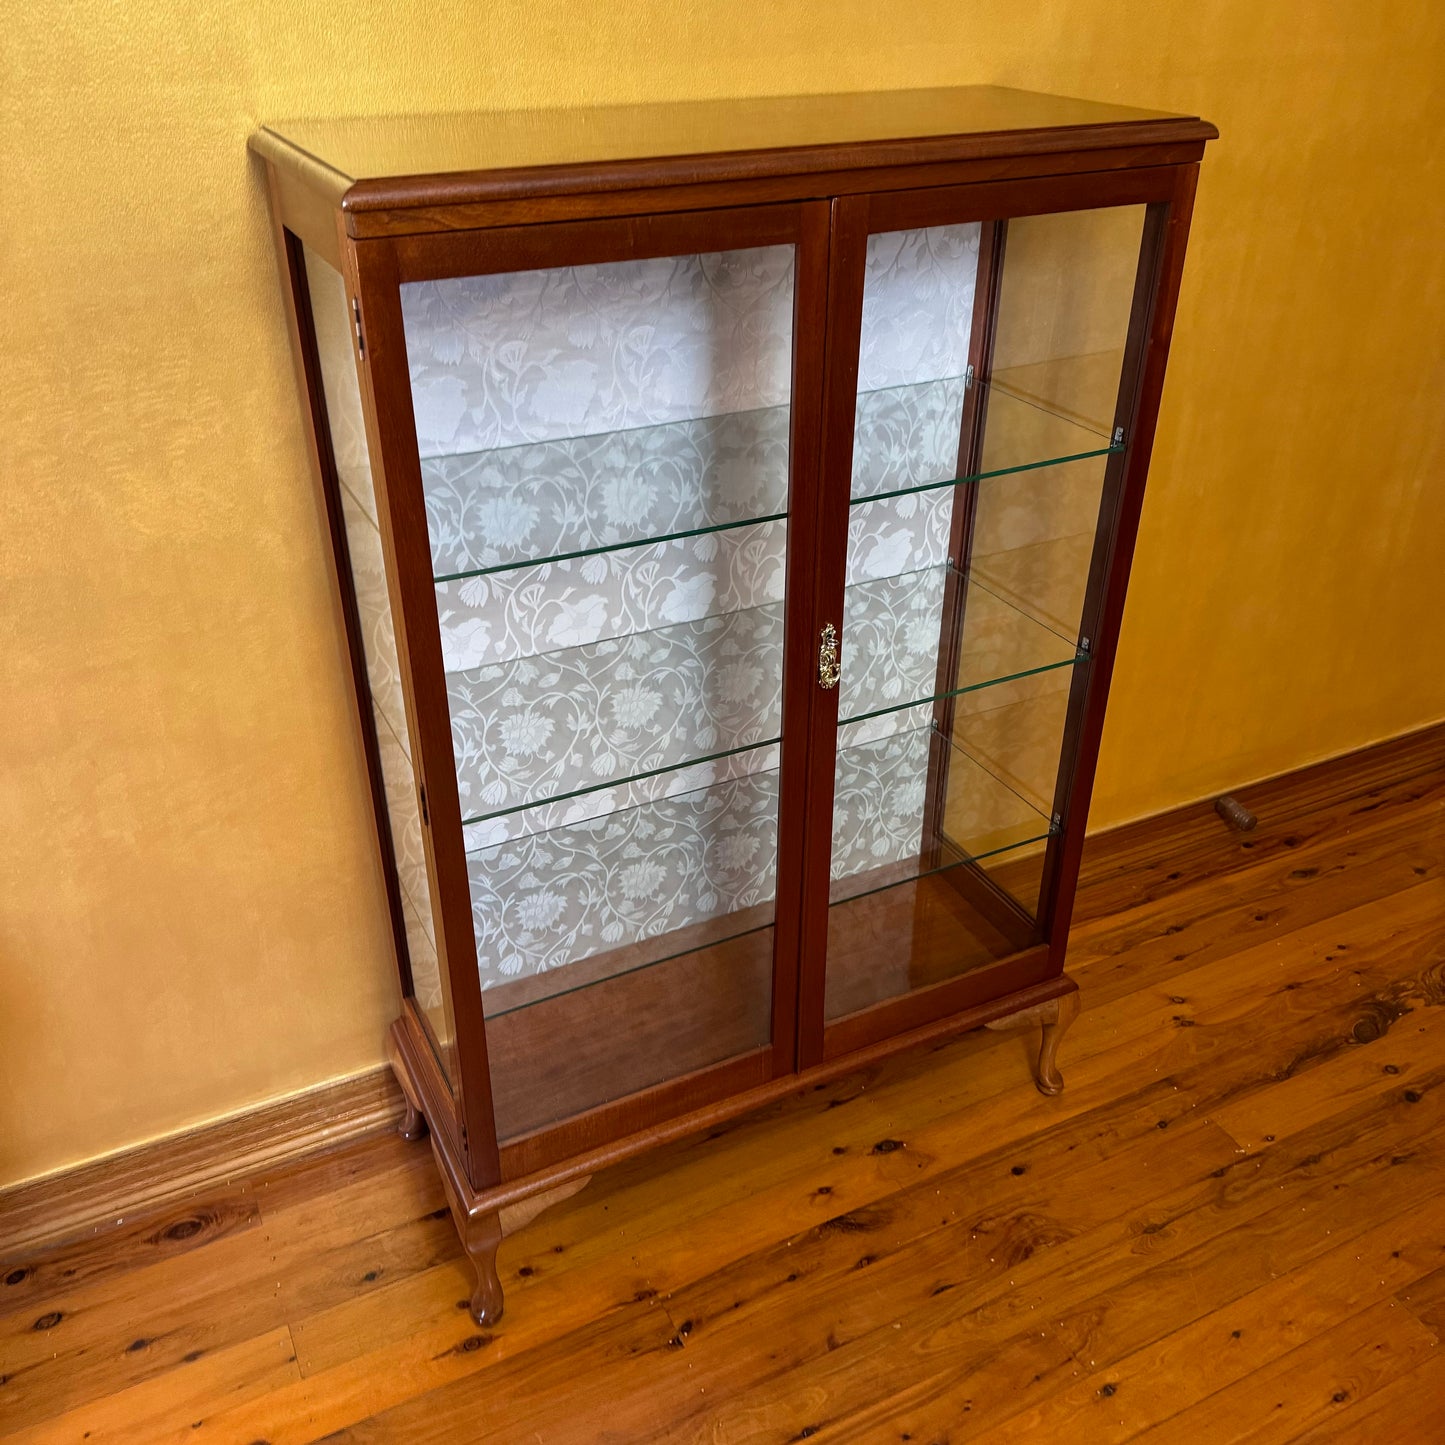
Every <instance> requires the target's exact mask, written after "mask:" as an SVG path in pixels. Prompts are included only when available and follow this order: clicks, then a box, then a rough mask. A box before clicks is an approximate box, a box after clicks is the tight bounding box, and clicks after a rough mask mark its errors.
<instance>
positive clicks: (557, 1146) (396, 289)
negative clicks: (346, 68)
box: [343, 201, 828, 1190]
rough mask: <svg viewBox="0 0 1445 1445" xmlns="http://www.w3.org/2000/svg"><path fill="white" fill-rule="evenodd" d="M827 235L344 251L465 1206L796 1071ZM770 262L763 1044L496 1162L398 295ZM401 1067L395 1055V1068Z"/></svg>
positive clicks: (745, 228) (464, 239)
mask: <svg viewBox="0 0 1445 1445" xmlns="http://www.w3.org/2000/svg"><path fill="white" fill-rule="evenodd" d="M827 225H828V205H827V203H826V202H822V201H811V202H793V203H782V204H774V205H768V206H752V207H742V208H724V209H719V210H711V211H695V212H682V213H668V214H663V215H658V216H644V217H628V218H615V219H613V218H609V219H592V220H580V221H567V222H556V223H550V224H544V225H530V226H515V227H500V228H493V229H486V230H473V231H460V232H454V233H429V234H425V235H416V236H402V237H397V238H378V239H373V240H361V241H358V240H353V239H350V238H347V239H346V240H345V241H344V242H343V251H344V253H345V259H346V262H347V267H348V271H349V273H350V274H351V275H352V276H354V294H355V296H356V298H357V301H358V303H359V320H360V326H361V334H362V336H363V337H364V342H365V351H364V353H363V358H362V366H363V370H364V373H365V376H366V385H365V386H364V388H363V397H364V403H365V407H364V409H365V411H366V418H367V430H368V440H369V443H370V445H371V452H372V463H373V469H374V471H375V472H376V473H377V482H376V484H377V489H378V498H379V509H380V510H381V511H382V513H383V515H384V516H385V518H386V519H387V525H386V526H385V527H384V528H383V545H384V547H385V549H386V552H387V571H388V578H389V581H390V583H391V585H392V587H393V610H394V615H395V616H396V617H397V619H398V627H397V643H398V653H399V655H400V657H401V665H402V676H403V690H404V693H405V696H406V702H407V710H408V719H409V722H410V723H411V725H412V728H413V734H412V735H413V738H414V740H415V750H416V752H417V753H418V757H417V758H416V759H415V763H416V767H417V777H418V785H419V788H420V789H421V790H422V793H423V797H424V799H425V802H424V811H423V817H424V821H425V826H424V828H423V834H424V838H425V843H426V850H427V861H428V872H429V876H430V877H431V878H432V879H433V884H434V891H435V895H436V901H437V917H438V919H439V923H440V926H439V929H438V934H439V937H438V943H439V949H438V951H439V953H440V954H441V955H442V958H443V966H444V967H445V969H446V971H447V976H448V978H449V980H450V985H451V995H452V1002H453V1009H454V1014H455V1023H456V1035H457V1058H458V1074H459V1078H458V1081H457V1083H458V1091H457V1092H458V1096H459V1097H458V1103H457V1113H458V1115H459V1123H460V1131H459V1141H460V1144H461V1151H460V1152H461V1156H462V1158H463V1159H464V1160H465V1169H466V1174H467V1177H468V1180H469V1183H470V1185H471V1187H472V1188H473V1189H476V1190H484V1189H489V1188H494V1187H496V1186H498V1185H500V1184H501V1183H502V1182H503V1181H504V1180H506V1179H509V1178H514V1177H516V1176H517V1175H518V1174H521V1173H530V1172H533V1171H535V1170H538V1169H542V1168H545V1167H548V1166H550V1165H553V1164H555V1163H556V1162H558V1161H559V1160H560V1159H563V1158H566V1157H569V1156H570V1155H571V1154H574V1153H576V1152H577V1150H578V1149H579V1147H585V1146H588V1145H597V1144H600V1143H603V1142H605V1141H608V1140H613V1139H617V1138H621V1137H624V1136H627V1135H630V1134H634V1133H637V1132H638V1131H645V1130H651V1129H656V1128H658V1127H660V1126H661V1125H662V1124H663V1123H664V1122H665V1121H666V1120H668V1119H669V1118H672V1117H675V1116H676V1115H678V1114H681V1113H686V1112H689V1111H691V1110H695V1109H697V1108H698V1107H701V1106H705V1105H708V1104H711V1103H714V1102H715V1101H716V1100H718V1099H720V1098H724V1097H727V1096H728V1095H730V1094H734V1093H737V1092H740V1091H744V1090H747V1089H750V1088H755V1087H758V1086H760V1085H762V1084H765V1083H767V1082H770V1081H771V1080H774V1079H776V1078H778V1077H780V1076H782V1075H785V1074H791V1073H792V1072H794V1071H795V1070H796V1067H797V1053H796V1041H797V997H798V963H797V960H798V956H799V940H798V919H799V914H800V909H799V907H798V905H797V900H798V899H799V898H800V895H801V891H802V873H803V857H802V851H803V850H802V843H803V838H804V830H805V823H804V817H803V809H804V797H805V786H804V778H803V768H804V765H805V762H806V757H807V742H808V737H809V713H810V709H811V706H812V696H811V694H812V688H811V686H810V685H809V676H810V672H809V668H808V665H807V664H808V660H809V659H808V657H807V654H808V653H809V652H810V651H811V645H810V640H809V639H810V637H811V632H812V618H811V605H812V587H811V577H810V575H809V568H808V562H809V559H810V558H811V556H812V555H813V554H814V552H815V550H816V541H815V537H814V528H815V526H816V519H817V512H818V508H817V488H816V478H817V476H818V473H819V466H818V452H819V446H820V435H819V431H820V401H821V397H822V389H823V377H822V372H823V359H824V356H825V354H826V353H825V349H824V344H823V328H824V319H825V316H826V309H827V253H826V245H827ZM784 244H785V245H791V246H792V247H793V248H794V257H795V269H794V314H793V326H794V331H793V338H794V345H793V379H792V395H791V403H790V430H789V499H788V523H787V526H788V548H787V563H786V574H785V575H786V582H785V586H786V601H785V621H784V651H783V673H782V677H781V678H780V679H779V682H780V686H781V687H782V690H783V699H782V702H783V727H782V744H781V757H780V773H779V777H780V788H779V817H778V829H779V837H778V872H777V901H776V904H775V911H774V923H773V925H772V926H773V930H774V937H773V944H774V946H773V984H772V998H771V1024H772V1029H771V1032H772V1038H771V1044H770V1046H769V1047H768V1048H766V1049H764V1050H762V1051H759V1052H758V1053H753V1054H747V1055H742V1056H739V1057H735V1058H732V1059H729V1060H725V1061H723V1062H722V1063H719V1064H717V1065H713V1066H711V1067H709V1068H706V1069H702V1070H698V1071H696V1072H694V1073H690V1074H685V1075H682V1076H679V1077H677V1078H674V1079H670V1080H668V1081H666V1082H664V1083H662V1084H660V1085H657V1086H655V1087H653V1088H649V1089H646V1090H642V1091H640V1092H637V1093H634V1094H630V1095H627V1096H625V1097H623V1098H621V1099H618V1100H615V1101H611V1102H608V1103H606V1104H602V1105H599V1106H598V1107H597V1108H595V1109H592V1110H590V1111H588V1113H586V1114H585V1115H581V1116H574V1117H572V1118H569V1119H565V1120H562V1121H559V1122H558V1123H557V1124H555V1125H549V1126H546V1127H543V1128H540V1129H536V1130H533V1131H531V1132H529V1133H527V1134H525V1135H522V1136H520V1137H518V1138H516V1139H511V1140H508V1141H506V1143H505V1144H503V1143H501V1142H500V1141H499V1140H498V1138H497V1127H496V1118H495V1111H494V1108H493V1098H492V1086H491V1073H490V1066H489V1063H488V1056H487V1042H486V1021H485V1017H484V1010H483V1006H482V991H481V987H480V979H479V974H478V968H477V953H476V941H475V934H474V930H473V924H472V916H471V901H470V888H469V884H468V879H467V865H466V853H465V844H464V839H463V834H462V811H461V802H460V797H459V795H458V791H457V779H456V770H455V761H454V757H453V752H452V742H451V731H450V728H451V724H450V710H449V706H448V702H447V693H446V676H445V669H444V666H443V662H442V652H441V636H440V628H439V624H438V619H437V611H436V601H435V590H434V582H433V572H432V566H431V551H430V542H429V534H428V531H427V522H426V511H425V499H424V493H423V486H422V474H421V463H420V454H419V449H418V446H417V435H416V422H415V415H414V412H413V408H412V398H411V383H410V376H409V371H408V367H407V352H406V338H405V324H404V319H403V315H402V308H401V291H400V288H401V286H402V285H403V284H406V283H408V282H414V281H431V280H439V279H443V278H449V277H459V276H471V275H488V274H499V273H503V272H515V271H527V270H537V269H543V268H548V267H553V266H565V265H582V264H604V263H607V262H621V261H635V260H643V259H648V258H653V257H660V256H678V255H681V256H685V255H693V254H699V253H707V252H713V251H718V250H724V249H726V250H734V249H744V248H749V247H755V246H766V245H784ZM412 1012H413V1015H414V1014H415V1011H414V1010H413V1011H412ZM412 1022H413V1024H414V1023H415V1022H416V1020H415V1018H414V1017H413V1019H412ZM415 1052H416V1051H415V1050H414V1049H409V1050H408V1051H407V1053H406V1057H407V1058H408V1060H410V1059H411V1058H412V1057H413V1055H414V1054H415ZM417 1082H418V1083H420V1082H421V1081H417ZM422 1093H423V1095H425V1094H426V1093H427V1090H426V1089H425V1088H423V1089H422Z"/></svg>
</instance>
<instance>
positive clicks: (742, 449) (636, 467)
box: [422, 406, 790, 582]
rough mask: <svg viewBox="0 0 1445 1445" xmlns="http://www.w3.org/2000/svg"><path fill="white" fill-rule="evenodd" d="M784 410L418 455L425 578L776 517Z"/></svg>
mask: <svg viewBox="0 0 1445 1445" xmlns="http://www.w3.org/2000/svg"><path fill="white" fill-rule="evenodd" d="M789 410H790V409H789V408H788V407H787V406H775V407H766V408H762V409H759V410H756V411H744V412H734V413H731V414H728V415H724V416H713V417H701V418H698V419H696V420H692V421H679V422H667V423H662V424H659V425H655V426H643V427H633V428H629V429H627V430H624V431H614V432H602V433H597V434H594V435H588V436H580V437H569V438H564V439H561V440H556V441H542V442H528V443H523V444H520V445H516V446H507V447H500V448H498V449H496V450H495V451H486V452H470V453H467V454H464V455H459V456H448V457H431V458H427V459H424V460H423V461H422V484H423V490H424V492H425V495H426V508H427V527H428V531H429V532H430V535H431V546H432V565H433V571H434V575H435V580H436V581H438V582H454V581H459V580H461V579H463V578H466V577H482V576H487V575H489V574H491V573H494V572H504V571H508V570H509V569H511V568H513V567H524V566H533V565H536V564H538V563H542V562H560V561H568V560H571V559H573V558H577V557H591V556H596V555H598V554H601V553H604V552H612V551H616V550H618V549H620V548H623V547H637V546H641V545H643V544H645V543H649V542H667V541H675V540H678V539H680V538H684V537H698V536H703V535H704V534H706V533H709V532H719V531H726V530H728V529H729V528H732V527H745V526H750V525H753V524H754V523H758V522H769V521H779V520H781V519H782V518H783V517H785V516H786V515H787V507H788V417H789Z"/></svg>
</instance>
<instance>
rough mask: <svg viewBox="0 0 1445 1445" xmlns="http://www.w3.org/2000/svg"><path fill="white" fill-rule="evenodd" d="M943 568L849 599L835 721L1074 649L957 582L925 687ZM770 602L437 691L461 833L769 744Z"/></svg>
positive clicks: (873, 713) (1024, 673)
mask: <svg viewBox="0 0 1445 1445" xmlns="http://www.w3.org/2000/svg"><path fill="white" fill-rule="evenodd" d="M960 585H962V578H961V575H960V574H959V573H958V572H957V570H956V569H953V568H950V567H948V566H947V565H944V566H937V567H930V568H923V569H919V570H917V571H913V572H907V573H901V574H899V575H897V576H893V577H881V578H872V579H869V580H868V581H865V582H859V583H855V584H854V585H852V586H851V587H849V588H848V589H847V591H846V593H845V598H844V612H843V683H842V694H841V700H840V711H841V713H842V716H843V720H844V721H845V722H856V721H861V720H864V719H868V718H874V717H881V716H884V715H886V714H889V713H894V712H900V711H903V710H905V709H908V708H911V707H916V706H918V705H919V704H921V703H926V702H934V701H937V700H938V699H939V698H943V697H953V696H958V695H960V694H962V693H966V692H974V691H978V690H981V689H983V688H987V687H991V686H994V685H996V684H999V683H1004V682H1011V681H1015V680H1017V679H1019V678H1024V677H1028V676H1032V675H1034V674H1036V673H1042V672H1048V671H1051V670H1053V669H1055V668H1063V667H1069V666H1072V665H1074V664H1075V663H1076V662H1077V661H1078V660H1079V659H1080V657H1081V656H1082V654H1080V653H1079V651H1078V649H1077V647H1076V646H1075V645H1074V643H1073V642H1071V641H1069V640H1067V639H1066V638H1064V637H1062V636H1060V635H1059V634H1058V633H1057V632H1055V631H1054V630H1052V629H1051V628H1049V627H1048V626H1046V625H1045V624H1043V623H1041V622H1039V621H1037V620H1036V619H1034V618H1032V617H1031V616H1029V615H1028V614H1027V613H1026V612H1024V611H1022V610H1020V609H1019V608H1018V607H1016V606H1014V605H1011V604H1010V603H1009V602H1007V601H1005V600H1004V599H1003V598H1002V597H1000V596H999V595H997V594H996V593H995V592H992V591H990V590H989V589H988V588H987V587H985V586H984V585H982V584H981V583H978V582H970V583H969V584H968V590H967V597H966V600H965V607H964V631H963V645H962V648H961V654H960V664H959V671H958V677H957V685H956V686H954V687H952V688H949V689H947V690H945V691H943V692H939V691H938V690H937V668H938V638H939V627H940V620H941V617H942V614H943V609H944V606H945V603H946V602H947V601H948V600H949V597H950V596H951V593H950V591H949V589H950V588H954V587H958V586H960ZM782 656H783V604H782V603H780V602H772V603H767V604H765V605H763V606H760V607H752V608H743V609H740V610H738V611H735V612H730V613H724V614H721V615H718V616H713V617H707V618H704V619H702V620H700V621H697V622H685V623H677V624H674V625H672V626H669V627H660V628H656V629H653V630H652V631H649V632H639V633H632V634H629V635H628V636H626V637H621V638H614V639H610V640H607V641H603V642H596V643H589V644H587V645H585V646H581V647H573V648H561V649H557V650H555V651H552V652H549V653H542V654H538V655H536V656H533V657H527V658H521V659H518V660H516V661H513V662H509V663H500V664H496V665H492V666H487V667H481V668H475V669H472V670H470V671H467V672H461V673H455V674H452V675H451V676H450V677H449V679H448V700H449V703H450V709H451V720H452V741H453V749H454V753H455V757H456V765H457V785H458V790H459V793H460V797H461V802H462V811H463V825H464V826H466V827H472V826H473V825H475V824H479V823H484V822H486V821H488V820H490V819H496V818H502V817H507V816H509V815H512V814H515V813H520V812H523V811H526V810H527V809H530V808H535V807H539V806H542V805H545V804H549V803H560V802H565V801H567V800H569V799H573V798H579V797H584V796H587V795H590V794H597V793H601V792H604V791H607V790H610V789H615V788H620V787H626V786H627V785H629V784H632V783H635V782H639V781H641V780H644V779H649V778H655V777H658V776H661V775H663V774H666V773H669V772H672V771H674V770H677V769H681V768H686V767H690V766H694V765H698V764H704V763H710V762H717V761H720V760H722V759H725V758H729V757H733V756H736V755H738V754H740V753H746V752H749V751H751V750H753V749H757V748H762V747H767V746H770V745H773V744H776V743H777V742H778V741H779V740H780V737H781V732H782V700H781V693H780V689H779V688H778V686H777V679H779V678H780V677H781V675H782Z"/></svg>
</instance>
